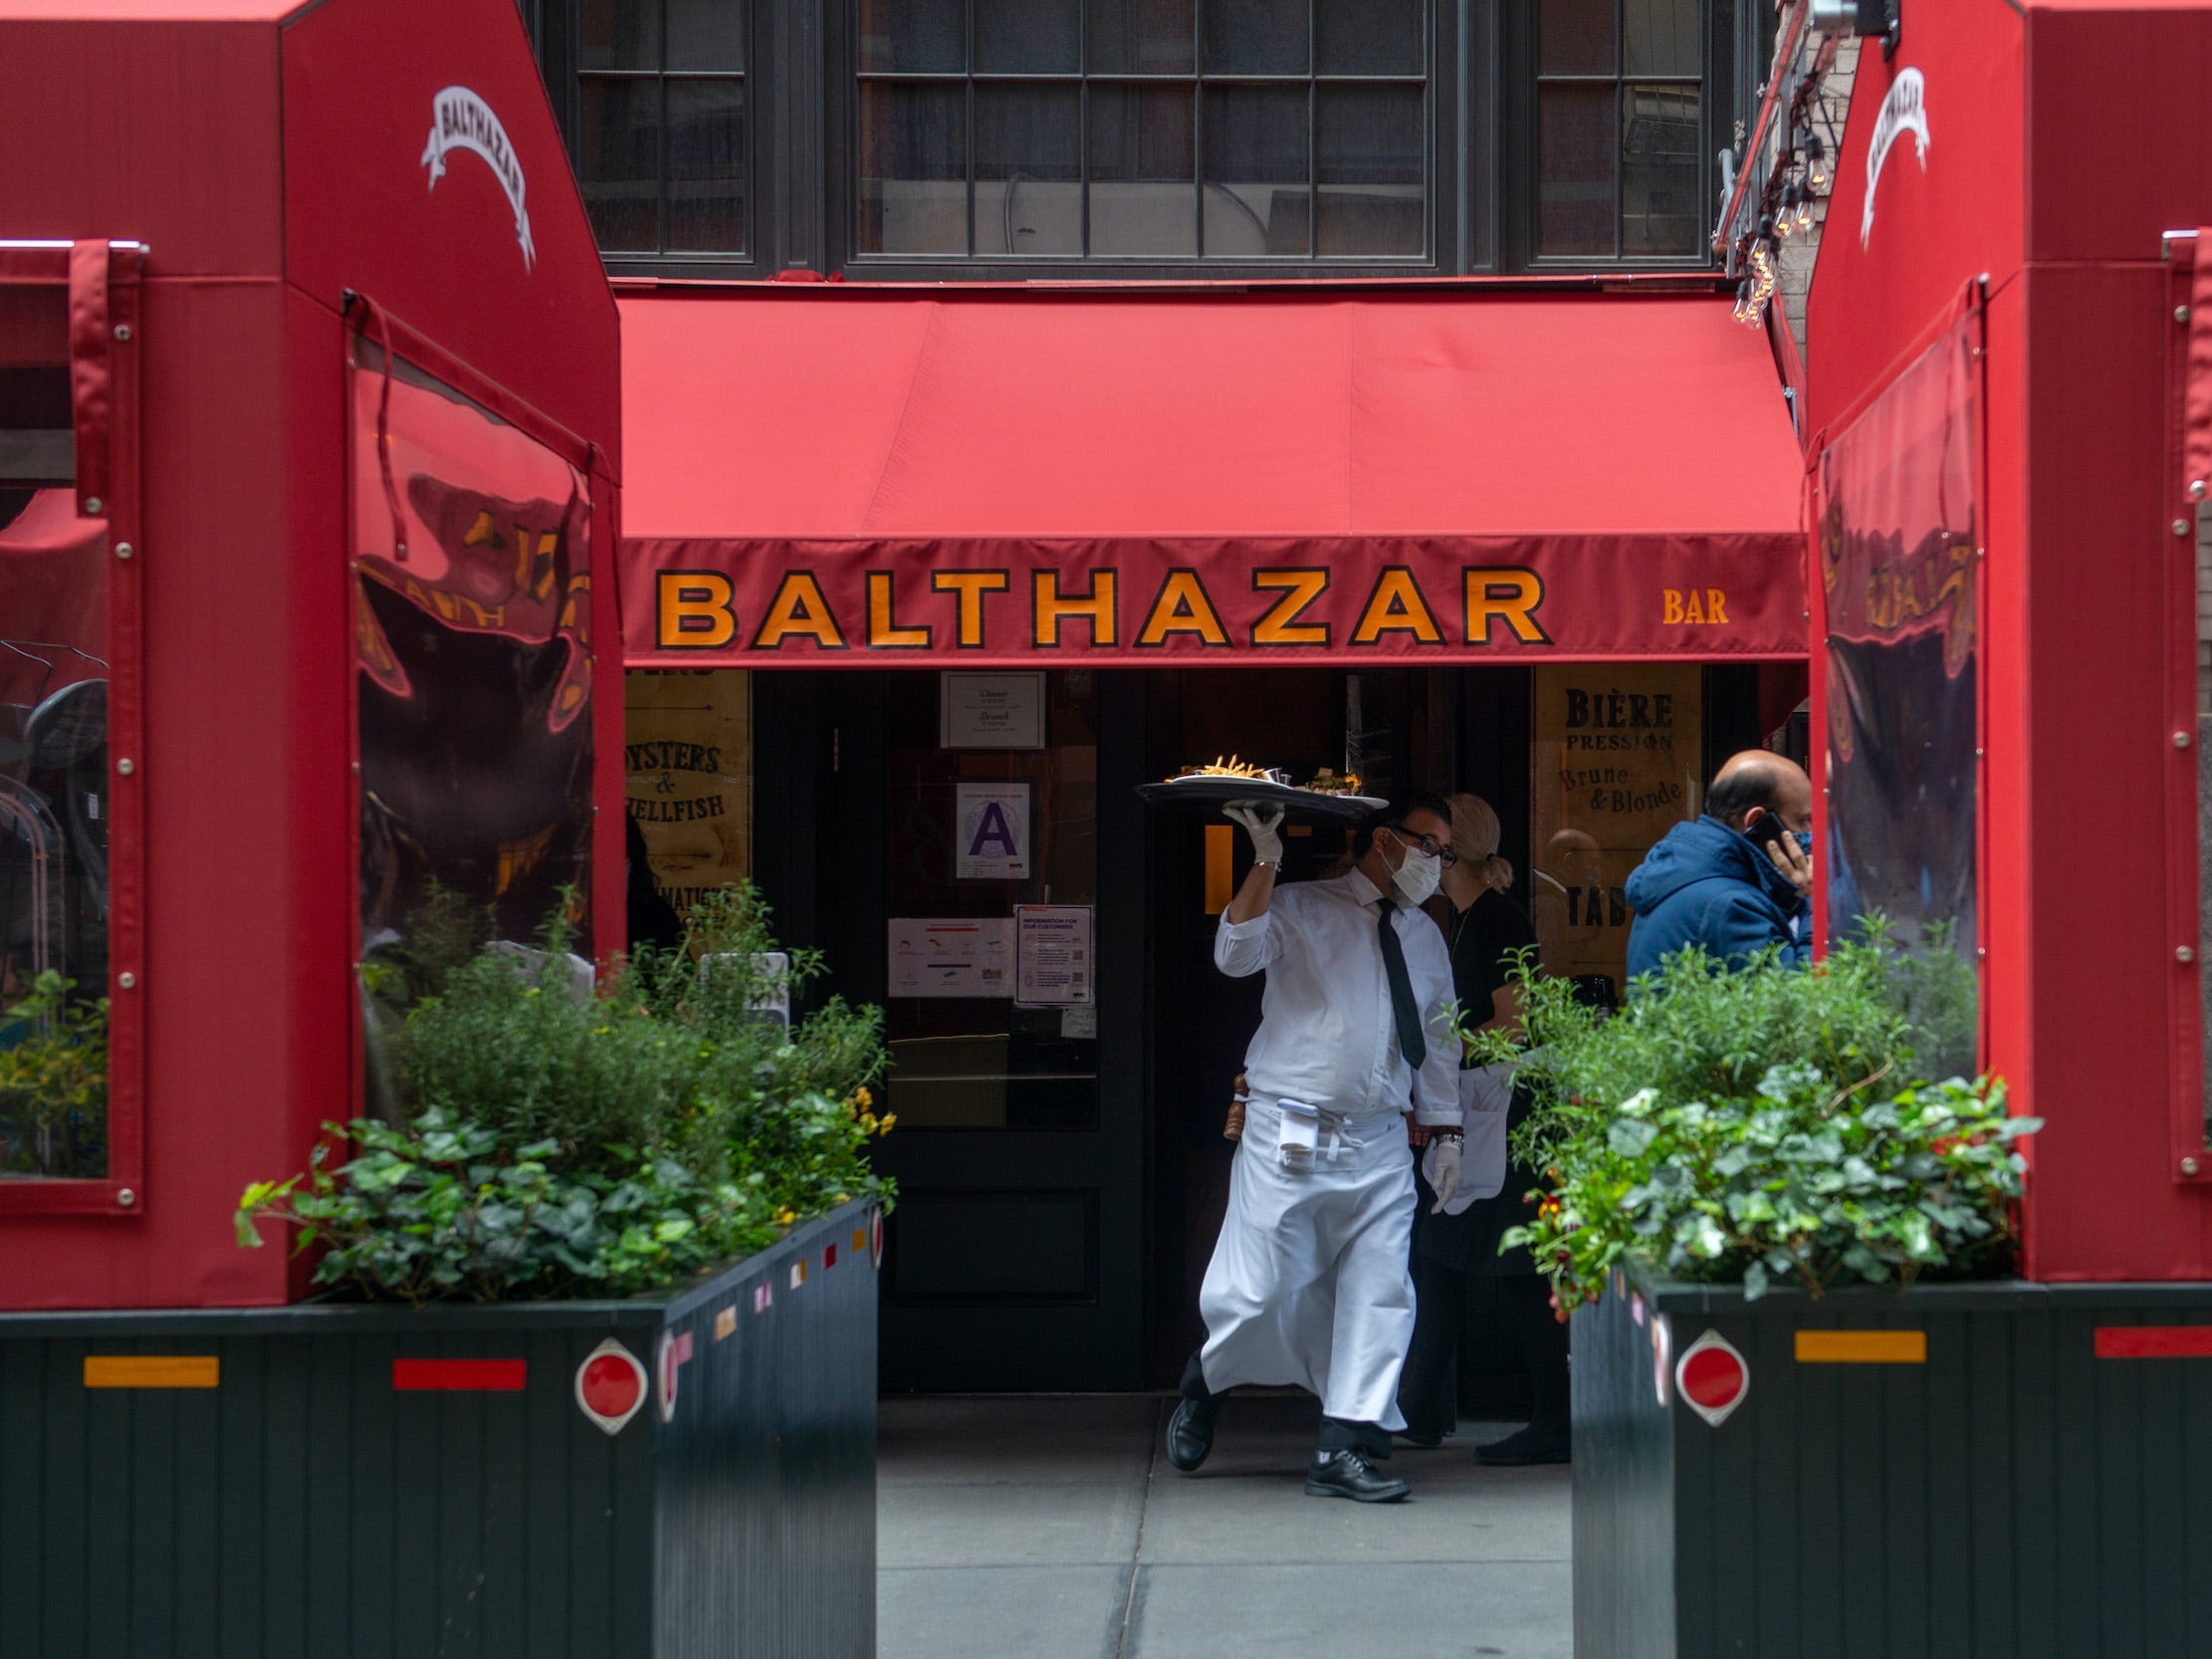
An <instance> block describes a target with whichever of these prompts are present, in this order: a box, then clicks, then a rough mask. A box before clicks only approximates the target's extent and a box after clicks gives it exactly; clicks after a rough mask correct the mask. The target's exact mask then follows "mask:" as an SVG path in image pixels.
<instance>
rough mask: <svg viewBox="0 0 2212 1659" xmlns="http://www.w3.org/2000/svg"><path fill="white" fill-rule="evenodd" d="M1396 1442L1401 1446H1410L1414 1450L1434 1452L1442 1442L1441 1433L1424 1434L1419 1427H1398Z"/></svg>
mask: <svg viewBox="0 0 2212 1659" xmlns="http://www.w3.org/2000/svg"><path fill="white" fill-rule="evenodd" d="M1398 1443H1399V1444H1400V1445H1401V1446H1411V1447H1413V1448H1414V1449H1415V1450H1416V1451H1420V1452H1434V1451H1435V1450H1436V1449H1437V1448H1438V1446H1441V1445H1442V1444H1443V1435H1442V1434H1441V1433H1437V1434H1424V1433H1423V1432H1422V1431H1421V1430H1419V1429H1400V1430H1399V1431H1398Z"/></svg>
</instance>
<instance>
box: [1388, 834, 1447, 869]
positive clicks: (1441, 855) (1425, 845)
mask: <svg viewBox="0 0 2212 1659" xmlns="http://www.w3.org/2000/svg"><path fill="white" fill-rule="evenodd" d="M1388 828H1389V830H1390V832H1391V834H1392V836H1393V837H1394V838H1395V839H1396V840H1397V842H1398V844H1399V845H1400V846H1418V847H1420V848H1421V850H1422V851H1424V852H1426V853H1428V854H1429V856H1430V857H1432V858H1434V859H1436V860H1437V862H1438V863H1439V864H1441V865H1442V866H1443V867H1444V868H1445V869H1449V868H1450V867H1451V866H1452V865H1453V864H1456V863H1457V862H1458V861H1459V854H1458V853H1456V852H1454V851H1452V850H1451V848H1450V847H1448V846H1446V845H1445V844H1444V843H1443V842H1442V841H1439V840H1438V839H1437V837H1436V836H1434V835H1414V836H1412V837H1411V838H1410V839H1409V838H1408V831H1407V830H1406V829H1405V827H1404V826H1403V825H1397V824H1393V825H1391V826H1389V827H1388Z"/></svg>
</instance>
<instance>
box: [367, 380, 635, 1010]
mask: <svg viewBox="0 0 2212 1659" xmlns="http://www.w3.org/2000/svg"><path fill="white" fill-rule="evenodd" d="M354 352H355V361H354V366H353V367H352V369H351V371H350V374H349V376H348V379H349V386H348V392H349V396H350V398H351V404H352V420H353V424H352V430H353V434H354V439H353V448H352V462H351V464H352V468H353V477H352V523H353V544H354V545H353V553H354V571H355V582H354V588H353V593H354V607H355V608H354V653H355V666H356V670H357V682H358V688H359V701H360V707H359V744H360V750H359V757H360V812H361V819H360V835H361V866H360V878H361V946H362V954H363V957H364V958H365V959H369V960H371V961H374V960H377V959H379V957H382V958H385V959H388V960H390V961H393V962H397V963H400V964H409V963H410V962H415V963H416V964H417V965H419V956H420V952H419V950H415V949H413V947H415V946H417V945H419V944H420V943H421V941H419V940H417V939H416V938H415V937H414V936H415V934H416V933H417V932H418V930H419V926H420V921H421V918H422V917H423V916H424V915H425V914H426V913H431V912H436V913H440V914H444V915H446V917H447V920H448V921H449V922H450V921H451V919H452V915H453V914H454V913H465V914H467V915H468V916H469V917H470V921H469V929H470V931H472V932H475V931H481V932H482V933H483V934H485V935H487V936H497V937H499V938H503V939H513V940H526V941H527V940H530V939H532V938H534V937H535V936H536V935H537V934H538V933H539V932H540V930H541V929H542V928H543V927H544V926H545V924H546V923H547V922H548V921H549V920H551V919H553V917H554V916H555V915H556V914H557V913H559V912H560V911H561V909H562V905H563V899H564V895H565V903H566V915H567V919H568V920H569V921H570V922H571V923H573V924H576V925H578V926H579V927H580V926H581V924H582V923H583V922H584V920H585V906H586V903H587V898H588V893H589V883H588V880H587V873H588V866H589V861H590V848H591V718H590V708H591V689H592V688H591V649H590V645H591V641H590V604H591V595H590V559H589V535H590V492H589V489H588V487H587V485H586V483H585V480H584V478H583V475H582V474H581V473H579V472H578V471H577V470H576V469H575V468H574V467H572V466H570V465H569V464H568V463H567V462H566V461H564V460H562V459H561V458H560V457H559V456H558V455H556V454H554V453H553V451H552V450H550V449H548V448H547V447H545V446H544V445H543V444H541V443H539V442H537V441H536V440H535V439H533V438H531V437H530V436H528V435H527V434H526V433H524V432H522V431H520V430H518V429H517V428H515V427H514V426H511V425H509V424H507V423H506V422H504V421H501V420H499V419H498V418H496V417H495V416H493V415H492V414H490V413H489V412H487V411H486V410H484V409H483V408H481V407H479V406H478V405H477V404H475V403H473V402H471V401H469V400H468V399H467V398H465V397H463V396H461V395H460V394H459V393H457V392H455V391H453V390H452V389H451V388H449V387H447V386H445V385H443V384H441V383H439V382H438V381H437V380H435V379H433V378H432V377H431V376H430V375H428V374H426V373H424V372H423V371H422V370H420V369H418V368H416V367H415V366H414V365H413V364H411V363H409V362H407V361H406V360H405V359H404V358H399V359H395V360H394V361H393V364H392V372H391V373H390V374H389V375H387V374H386V373H385V371H384V359H383V358H382V356H381V355H380V354H379V353H377V352H376V350H375V349H374V348H373V347H372V346H370V345H369V344H368V343H366V342H365V341H360V342H356V344H355V347H354ZM440 893H443V894H447V895H451V897H450V898H447V899H443V900H439V899H438V898H437V897H436V895H438V894H440ZM426 907H428V909H427V911H426ZM370 983H371V987H372V988H373V987H374V985H375V979H374V976H370ZM393 989H394V990H395V991H402V992H405V993H414V992H419V991H421V990H423V989H427V987H425V986H421V985H409V986H405V987H394V988H393ZM394 1000H396V1001H404V1000H405V998H404V996H403V995H402V996H397V997H395V998H394ZM372 1015H373V1010H372Z"/></svg>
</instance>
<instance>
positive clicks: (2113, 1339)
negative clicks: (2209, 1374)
mask: <svg viewBox="0 0 2212 1659" xmlns="http://www.w3.org/2000/svg"><path fill="white" fill-rule="evenodd" d="M2097 1357H2098V1358H2100V1359H2212V1324H2103V1325H2099V1326H2098V1327H2097Z"/></svg>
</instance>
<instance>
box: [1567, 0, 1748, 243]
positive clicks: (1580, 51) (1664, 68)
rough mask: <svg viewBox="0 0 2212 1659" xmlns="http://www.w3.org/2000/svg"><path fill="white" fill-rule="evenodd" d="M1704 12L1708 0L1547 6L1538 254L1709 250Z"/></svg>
mask: <svg viewBox="0 0 2212 1659" xmlns="http://www.w3.org/2000/svg"><path fill="white" fill-rule="evenodd" d="M1706 9H1707V8H1706V6H1705V4H1704V3H1703V0H1541V4H1540V5H1539V6H1538V8H1537V14H1536V202H1535V227H1534V231H1535V234H1534V241H1533V248H1534V253H1535V256H1536V257H1537V258H1538V259H1540V260H1545V259H1561V260H1587V259H1609V260H1610V259H1626V260H1641V259H1668V258H1694V257H1696V256H1698V255H1699V254H1700V253H1701V252H1702V251H1703V250H1702V248H1701V247H1700V236H1701V234H1702V229H1703V225H1702V220H1703V215H1704V211H1705V200H1704V189H1703V185H1702V182H1701V181H1702V178H1703V167H1702V165H1701V162H1702V160H1703V156H1704V152H1705V151H1706V149H1708V148H1709V147H1711V146H1709V145H1708V144H1707V143H1706V142H1705V109H1704V62H1705V42H1704V34H1703V29H1702V21H1703V14H1704V12H1705V11H1706Z"/></svg>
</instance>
